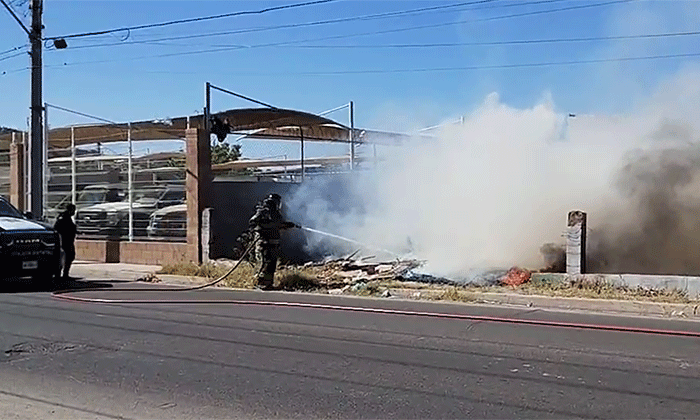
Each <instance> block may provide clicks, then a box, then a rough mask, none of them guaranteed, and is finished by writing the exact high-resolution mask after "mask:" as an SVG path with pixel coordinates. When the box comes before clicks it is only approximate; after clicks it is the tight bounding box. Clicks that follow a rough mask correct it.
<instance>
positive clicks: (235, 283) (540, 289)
mask: <svg viewBox="0 0 700 420" xmlns="http://www.w3.org/2000/svg"><path fill="white" fill-rule="evenodd" d="M229 270H230V265H226V264H216V263H208V264H202V265H197V264H194V263H191V262H183V263H178V264H173V265H166V266H164V267H163V268H162V269H161V270H160V271H159V272H158V274H175V275H181V276H188V277H202V278H205V279H207V280H213V279H216V278H219V277H221V276H223V275H224V274H226V273H227V272H228V271H229ZM255 272H256V270H255V267H253V266H252V265H251V264H250V263H249V262H247V261H244V262H242V263H241V264H240V265H239V266H238V268H236V269H235V270H234V271H233V272H232V273H231V274H229V275H228V276H227V277H226V279H224V281H223V282H222V285H223V286H228V287H233V288H241V289H252V288H254V287H255ZM325 274H326V273H325V272H324V271H323V268H319V267H303V266H301V267H294V266H288V267H281V268H279V269H278V270H277V273H275V286H276V288H277V289H281V290H287V291H309V292H310V291H321V290H326V289H329V288H339V287H342V285H343V284H344V283H342V282H339V281H334V280H333V279H332V278H327V276H326V275H325ZM150 280H151V281H154V280H155V277H154V279H150ZM144 281H148V280H144ZM392 288H401V289H415V290H432V291H434V293H429V294H426V295H425V296H426V297H427V298H428V299H431V300H442V301H451V302H478V301H479V300H480V298H479V295H480V293H485V292H492V293H494V292H495V293H519V294H524V295H540V296H554V297H571V298H588V299H617V300H639V301H648V302H660V303H698V302H700V301H699V300H693V299H690V298H689V297H688V295H687V293H686V292H684V291H680V290H664V289H648V288H642V287H636V288H631V287H624V286H615V285H613V284H610V283H608V282H606V281H604V280H603V279H590V278H589V279H585V280H582V279H576V280H571V281H569V282H562V283H547V282H535V283H525V284H523V285H521V286H517V287H507V286H473V285H468V286H444V285H430V284H421V283H415V282H403V281H400V280H381V281H370V282H367V283H362V284H356V285H354V286H352V287H350V288H349V289H348V290H347V293H349V294H353V295H358V296H379V295H381V294H382V292H383V291H384V290H387V289H392Z"/></svg>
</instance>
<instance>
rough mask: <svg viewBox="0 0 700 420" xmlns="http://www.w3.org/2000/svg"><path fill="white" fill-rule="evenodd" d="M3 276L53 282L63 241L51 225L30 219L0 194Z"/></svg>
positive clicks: (1, 272) (0, 240) (58, 271)
mask: <svg viewBox="0 0 700 420" xmlns="http://www.w3.org/2000/svg"><path fill="white" fill-rule="evenodd" d="M0 267H2V269H1V270H0V277H2V278H9V277H28V276H31V277H32V278H34V279H35V280H40V281H42V282H46V283H47V284H49V283H51V281H52V280H53V279H54V277H56V276H58V275H59V274H60V271H61V241H60V238H59V236H58V233H57V232H56V231H55V230H53V229H52V228H51V227H49V226H48V225H44V224H41V223H39V222H35V221H33V220H29V219H27V218H26V217H25V216H24V215H22V213H21V212H20V211H19V210H17V209H16V208H15V207H14V206H12V204H10V203H9V202H8V201H7V200H6V199H5V198H3V197H0Z"/></svg>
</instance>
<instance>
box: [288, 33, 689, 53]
mask: <svg viewBox="0 0 700 420" xmlns="http://www.w3.org/2000/svg"><path fill="white" fill-rule="evenodd" d="M697 35H700V31H691V32H665V33H657V34H641V35H613V36H593V37H580V38H545V39H519V40H505V41H480V42H443V43H429V44H372V45H297V46H294V47H293V48H319V49H339V48H340V49H346V48H352V49H355V48H357V49H375V48H446V47H475V46H497V45H522V44H554V43H569V42H572V43H573V42H597V41H620V40H632V39H656V38H673V37H684V36H697Z"/></svg>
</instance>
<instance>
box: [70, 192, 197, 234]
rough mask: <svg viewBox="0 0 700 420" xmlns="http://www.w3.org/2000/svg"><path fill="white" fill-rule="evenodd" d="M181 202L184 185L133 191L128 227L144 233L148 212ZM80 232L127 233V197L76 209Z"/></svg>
mask: <svg viewBox="0 0 700 420" xmlns="http://www.w3.org/2000/svg"><path fill="white" fill-rule="evenodd" d="M184 202H185V187H184V186H182V185H168V186H163V187H153V188H148V189H141V190H137V191H134V193H133V198H132V206H131V209H132V210H131V211H132V215H133V216H132V217H133V223H132V229H133V234H134V236H146V235H147V228H148V225H149V221H150V216H151V214H152V213H153V212H154V211H156V210H158V209H160V208H163V207H167V206H172V205H174V204H181V203H184ZM75 219H76V224H77V226H78V233H79V234H80V235H89V236H110V237H126V236H128V235H129V201H128V199H125V200H123V201H120V202H116V203H102V204H96V205H94V206H89V207H84V208H82V209H79V210H78V212H77V213H76V216H75Z"/></svg>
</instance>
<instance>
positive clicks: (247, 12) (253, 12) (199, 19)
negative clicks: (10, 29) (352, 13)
mask: <svg viewBox="0 0 700 420" xmlns="http://www.w3.org/2000/svg"><path fill="white" fill-rule="evenodd" d="M0 1H2V2H3V4H4V3H5V0H0ZM335 1H338V0H313V1H307V2H304V3H293V4H287V5H284V6H273V7H267V8H264V9H259V10H244V11H241V12H232V13H224V14H220V15H213V16H202V17H197V18H190V19H179V20H171V21H168V22H160V23H151V24H146V25H137V26H126V27H122V28H115V29H107V30H103V31H94V32H81V33H76V34H70V35H63V36H55V37H48V38H44V39H45V40H54V39H66V38H84V37H89V36H96V35H106V34H111V33H115V32H124V31H128V32H131V31H135V30H139V29H147V28H160V27H164V26H171V25H179V24H183V23H192V22H202V21H206V20H214V19H222V18H228V17H234V16H244V15H258V14H263V13H268V12H274V11H279V10H285V9H294V8H298V7H305V6H314V5H318V4H324V3H332V2H335Z"/></svg>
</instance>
